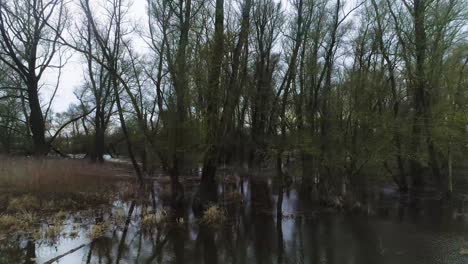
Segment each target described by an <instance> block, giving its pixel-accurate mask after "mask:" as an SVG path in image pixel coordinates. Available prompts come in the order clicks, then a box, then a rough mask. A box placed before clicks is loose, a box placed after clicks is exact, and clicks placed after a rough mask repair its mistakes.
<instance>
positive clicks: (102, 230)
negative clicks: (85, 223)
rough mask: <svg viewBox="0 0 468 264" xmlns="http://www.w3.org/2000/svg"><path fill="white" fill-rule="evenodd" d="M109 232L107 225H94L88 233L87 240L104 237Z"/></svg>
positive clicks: (103, 223) (104, 223) (102, 223)
mask: <svg viewBox="0 0 468 264" xmlns="http://www.w3.org/2000/svg"><path fill="white" fill-rule="evenodd" d="M108 230H109V224H108V223H106V222H101V223H98V224H96V225H94V226H93V227H92V228H91V230H90V231H89V233H88V236H89V238H91V239H92V240H94V239H98V238H100V237H103V236H105V235H106V233H107V231H108Z"/></svg>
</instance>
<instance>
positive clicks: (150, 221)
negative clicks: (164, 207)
mask: <svg viewBox="0 0 468 264" xmlns="http://www.w3.org/2000/svg"><path fill="white" fill-rule="evenodd" d="M165 221H167V213H166V212H165V211H158V212H156V213H149V214H145V215H143V218H142V219H141V225H142V227H143V228H152V227H157V226H160V225H162V224H163V223H164V222H165Z"/></svg>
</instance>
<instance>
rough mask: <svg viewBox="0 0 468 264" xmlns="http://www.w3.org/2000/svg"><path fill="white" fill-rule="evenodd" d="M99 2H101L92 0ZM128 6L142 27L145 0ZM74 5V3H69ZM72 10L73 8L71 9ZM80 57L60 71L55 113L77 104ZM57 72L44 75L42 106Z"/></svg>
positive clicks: (53, 86) (52, 87) (81, 67)
mask: <svg viewBox="0 0 468 264" xmlns="http://www.w3.org/2000/svg"><path fill="white" fill-rule="evenodd" d="M94 1H101V0H94ZM131 1H132V4H131V6H130V12H131V14H132V15H131V17H134V18H135V23H138V24H142V25H144V24H145V23H146V6H147V3H146V0H131ZM70 4H71V5H74V3H70ZM71 8H73V7H71ZM81 60H82V57H81V56H80V55H79V54H74V55H73V56H72V57H71V59H70V60H69V61H68V63H67V64H66V65H65V67H64V68H63V70H62V76H61V79H60V86H59V89H58V90H57V94H56V96H55V99H54V102H53V103H52V109H53V110H54V111H55V112H62V111H66V110H67V109H68V106H69V105H70V104H71V103H78V100H77V99H76V97H75V95H74V94H73V92H74V90H75V88H76V87H78V86H80V85H81V84H82V83H83V79H84V75H83V73H84V64H83V63H82V61H81ZM57 74H58V73H57V70H56V69H54V70H53V71H52V70H51V71H49V72H47V73H45V75H44V82H45V83H46V86H44V87H43V88H42V104H43V105H46V104H47V103H48V100H49V99H50V95H51V94H52V92H53V90H54V88H55V84H56V81H57Z"/></svg>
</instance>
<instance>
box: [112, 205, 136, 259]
mask: <svg viewBox="0 0 468 264" xmlns="http://www.w3.org/2000/svg"><path fill="white" fill-rule="evenodd" d="M135 204H136V203H135V201H132V203H131V204H130V208H129V209H128V215H127V219H126V220H125V227H124V229H123V232H122V237H121V238H120V243H119V247H118V249H117V260H116V262H115V263H117V264H118V263H119V262H120V260H121V258H122V252H123V249H124V247H125V239H126V238H127V232H128V226H129V225H130V222H131V220H132V214H133V210H134V209H135Z"/></svg>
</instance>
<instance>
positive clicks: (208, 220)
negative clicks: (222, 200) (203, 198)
mask: <svg viewBox="0 0 468 264" xmlns="http://www.w3.org/2000/svg"><path fill="white" fill-rule="evenodd" d="M201 222H202V223H203V224H205V225H207V226H211V227H219V226H221V225H222V224H224V223H225V222H226V213H225V211H224V210H222V209H221V208H219V207H218V206H216V205H213V206H210V207H209V208H208V209H207V210H206V211H205V212H204V213H203V217H202V219H201Z"/></svg>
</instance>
